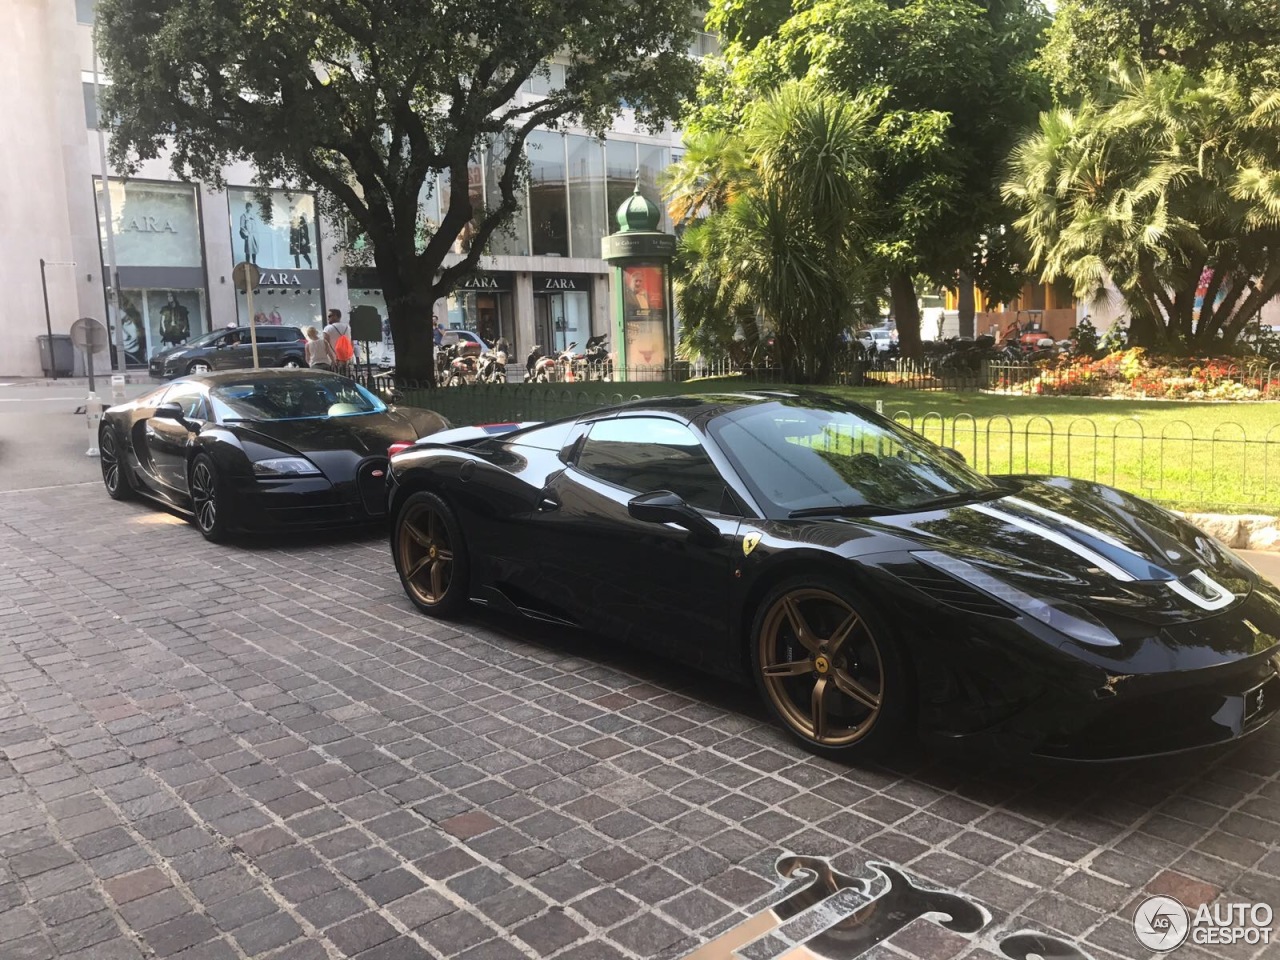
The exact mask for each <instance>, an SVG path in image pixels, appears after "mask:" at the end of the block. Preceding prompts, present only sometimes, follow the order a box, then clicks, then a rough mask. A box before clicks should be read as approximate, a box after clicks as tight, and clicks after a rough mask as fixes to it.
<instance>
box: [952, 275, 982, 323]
mask: <svg viewBox="0 0 1280 960" xmlns="http://www.w3.org/2000/svg"><path fill="white" fill-rule="evenodd" d="M956 299H957V301H958V302H957V304H956V306H957V307H958V308H959V310H960V336H962V337H972V336H973V335H974V321H975V320H976V318H977V316H978V309H977V303H976V302H975V299H974V296H973V277H971V276H969V274H968V273H966V272H965V271H963V270H961V271H960V280H959V287H958V288H957V290H956Z"/></svg>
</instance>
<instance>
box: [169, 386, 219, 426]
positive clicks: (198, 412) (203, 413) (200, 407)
mask: <svg viewBox="0 0 1280 960" xmlns="http://www.w3.org/2000/svg"><path fill="white" fill-rule="evenodd" d="M162 402H163V403H177V404H180V405H181V406H182V415H183V416H184V417H186V418H187V419H188V420H207V419H209V415H208V413H207V410H208V407H207V406H206V405H205V402H204V391H203V390H202V389H201V388H200V387H199V386H198V385H196V384H194V383H177V384H174V385H173V386H172V387H170V388H169V390H168V392H167V393H165V395H164V398H163V400H162Z"/></svg>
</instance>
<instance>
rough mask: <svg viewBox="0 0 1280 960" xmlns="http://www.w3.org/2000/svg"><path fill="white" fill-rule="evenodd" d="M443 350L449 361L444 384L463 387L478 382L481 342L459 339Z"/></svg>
mask: <svg viewBox="0 0 1280 960" xmlns="http://www.w3.org/2000/svg"><path fill="white" fill-rule="evenodd" d="M437 352H439V351H437ZM443 352H444V354H445V358H446V361H447V363H448V366H447V367H446V368H445V377H444V384H443V385H444V386H446V387H461V386H464V385H465V384H468V383H475V382H476V380H477V379H478V377H479V373H480V360H479V356H478V354H479V352H480V345H479V344H477V343H473V342H472V341H470V340H459V341H458V342H457V343H454V344H450V345H449V346H447V347H445V348H444V351H443Z"/></svg>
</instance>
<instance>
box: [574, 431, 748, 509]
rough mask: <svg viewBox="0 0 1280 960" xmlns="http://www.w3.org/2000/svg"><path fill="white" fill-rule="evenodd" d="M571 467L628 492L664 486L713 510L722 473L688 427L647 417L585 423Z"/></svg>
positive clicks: (720, 499) (721, 496) (719, 499)
mask: <svg viewBox="0 0 1280 960" xmlns="http://www.w3.org/2000/svg"><path fill="white" fill-rule="evenodd" d="M577 467H578V469H579V470H581V471H583V472H584V473H587V474H590V475H591V476H593V477H596V478H597V479H599V480H603V481H604V482H605V483H612V484H614V485H615V486H619V487H622V488H623V489H624V490H629V491H631V492H632V493H637V494H639V493H650V492H652V491H654V490H670V491H671V492H672V493H676V494H679V495H680V497H681V498H683V499H684V501H685V502H686V503H688V504H689V505H690V506H693V507H697V508H699V509H701V510H712V511H719V510H721V509H722V506H723V504H724V500H725V483H724V478H723V477H721V476H720V472H719V471H718V470H717V469H716V467H715V464H713V463H712V462H711V459H710V458H709V457H708V456H707V452H706V450H704V449H703V448H702V444H701V443H700V442H699V441H698V438H697V437H696V436H695V435H694V433H693V432H692V431H691V430H690V429H689V428H688V427H686V426H684V425H683V424H680V423H674V422H672V421H670V420H659V419H656V418H653V417H625V418H621V419H618V420H602V421H600V422H599V423H597V424H595V425H593V426H592V428H591V432H590V433H589V434H588V435H587V439H586V440H585V442H584V443H583V445H582V450H581V452H580V453H579V454H578V460H577Z"/></svg>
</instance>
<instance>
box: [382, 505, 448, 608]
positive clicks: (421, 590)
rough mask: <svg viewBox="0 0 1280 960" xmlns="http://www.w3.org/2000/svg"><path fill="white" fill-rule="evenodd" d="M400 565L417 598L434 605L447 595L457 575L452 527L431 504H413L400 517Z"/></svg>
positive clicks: (398, 547) (398, 544)
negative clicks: (450, 531)
mask: <svg viewBox="0 0 1280 960" xmlns="http://www.w3.org/2000/svg"><path fill="white" fill-rule="evenodd" d="M396 550H397V553H398V556H397V559H398V560H399V567H400V573H401V576H402V577H403V578H404V584H405V587H406V589H408V590H409V591H410V592H411V593H412V594H413V599H414V600H416V601H417V602H418V604H420V605H421V606H424V607H434V606H436V605H437V604H439V603H440V601H442V600H443V599H444V598H445V595H446V594H447V593H448V591H449V583H450V581H451V580H452V578H453V545H452V543H451V542H450V539H449V529H448V526H447V525H446V524H445V522H444V517H442V516H441V515H440V513H439V511H438V510H436V508H435V506H434V505H433V504H431V503H423V502H418V503H411V504H408V505H407V506H406V508H405V511H404V513H403V514H402V515H401V517H400V525H399V531H398V537H397V539H396Z"/></svg>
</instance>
